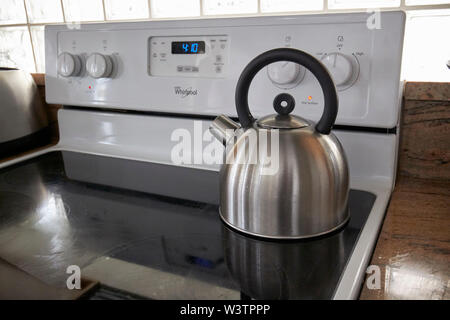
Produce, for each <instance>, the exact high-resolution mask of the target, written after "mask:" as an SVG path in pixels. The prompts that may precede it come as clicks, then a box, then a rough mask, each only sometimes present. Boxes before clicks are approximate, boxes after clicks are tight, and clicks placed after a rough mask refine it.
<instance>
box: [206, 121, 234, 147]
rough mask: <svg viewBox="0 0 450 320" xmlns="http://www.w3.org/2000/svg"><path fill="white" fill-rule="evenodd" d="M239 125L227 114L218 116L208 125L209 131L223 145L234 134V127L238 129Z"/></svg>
mask: <svg viewBox="0 0 450 320" xmlns="http://www.w3.org/2000/svg"><path fill="white" fill-rule="evenodd" d="M239 128H240V125H239V124H237V123H236V122H234V121H233V120H231V119H230V118H228V117H227V116H224V115H220V116H218V117H217V118H216V119H215V120H214V121H213V122H212V123H211V125H210V127H209V131H210V132H211V134H212V135H213V136H214V137H215V138H216V139H217V140H219V141H220V142H222V143H223V145H224V146H225V145H226V144H227V142H228V140H230V138H231V137H232V136H233V135H234V132H235V131H236V129H239Z"/></svg>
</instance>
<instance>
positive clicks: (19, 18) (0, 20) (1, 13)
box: [0, 0, 27, 25]
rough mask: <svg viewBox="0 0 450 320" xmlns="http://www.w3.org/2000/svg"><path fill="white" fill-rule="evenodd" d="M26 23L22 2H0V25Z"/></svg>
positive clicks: (14, 0)
mask: <svg viewBox="0 0 450 320" xmlns="http://www.w3.org/2000/svg"><path fill="white" fill-rule="evenodd" d="M19 23H27V15H26V13H25V6H24V4H23V0H1V5H0V25H1V24H19Z"/></svg>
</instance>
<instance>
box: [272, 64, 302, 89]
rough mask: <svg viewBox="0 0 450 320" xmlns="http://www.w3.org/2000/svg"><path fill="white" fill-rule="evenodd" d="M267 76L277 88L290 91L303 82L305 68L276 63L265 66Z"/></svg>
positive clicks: (297, 65)
mask: <svg viewBox="0 0 450 320" xmlns="http://www.w3.org/2000/svg"><path fill="white" fill-rule="evenodd" d="M267 76H268V77H269V79H270V80H271V81H272V83H273V84H274V85H276V86H277V87H279V88H282V89H290V88H294V87H295V86H297V85H298V84H299V83H300V82H301V81H302V80H303V77H304V76H305V68H304V67H302V66H301V65H299V64H297V63H294V62H289V61H278V62H274V63H271V64H269V65H268V66H267Z"/></svg>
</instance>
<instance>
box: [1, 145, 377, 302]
mask: <svg viewBox="0 0 450 320" xmlns="http://www.w3.org/2000/svg"><path fill="white" fill-rule="evenodd" d="M218 198H219V187H218V173H217V172H213V171H207V170H198V169H191V168H180V167H175V166H170V165H162V164H153V163H148V162H140V161H134V160H126V159H118V158H109V157H103V156H96V155H89V154H82V153H75V152H68V151H63V152H50V153H47V154H44V155H41V156H38V157H36V158H33V159H31V160H28V161H25V162H21V163H19V164H16V165H13V166H10V167H7V168H3V169H0V257H1V258H3V259H5V260H7V261H9V262H10V263H13V264H15V265H16V266H18V267H19V268H21V269H23V270H25V271H27V272H29V273H31V274H32V275H34V276H36V277H38V278H39V279H41V280H43V281H45V282H47V283H51V284H54V285H58V286H65V285H66V279H67V277H68V274H67V273H66V271H67V267H68V266H71V265H76V266H79V267H80V268H81V274H82V276H84V277H88V278H91V279H96V280H99V281H100V282H102V283H105V284H106V285H109V286H112V287H116V288H119V289H121V290H127V291H130V292H133V293H136V294H139V295H141V296H146V297H149V298H155V299H183V298H185V299H240V298H255V299H330V298H332V296H333V293H334V291H335V289H336V287H337V284H338V282H339V279H340V276H341V274H342V272H343V270H344V268H345V266H346V263H347V261H348V258H349V256H350V254H351V252H352V250H353V247H354V245H355V243H356V240H357V238H358V235H359V233H360V231H361V228H362V227H363V225H364V223H365V221H366V220H367V216H368V215H369V212H370V210H371V208H372V205H373V203H374V200H375V196H374V195H372V194H371V193H368V192H364V191H358V190H351V192H350V202H349V207H350V211H351V219H350V221H349V223H348V224H347V226H346V227H345V228H343V229H342V230H340V231H339V232H336V233H334V234H331V235H328V236H325V237H321V238H319V239H312V240H301V241H268V240H262V239H259V238H253V237H248V236H245V235H243V234H240V233H237V232H235V231H233V230H230V229H229V228H227V227H226V226H225V225H224V224H223V223H222V221H221V220H220V218H219V214H218ZM24 290H26V288H24Z"/></svg>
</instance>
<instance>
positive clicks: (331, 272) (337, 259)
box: [222, 226, 351, 299]
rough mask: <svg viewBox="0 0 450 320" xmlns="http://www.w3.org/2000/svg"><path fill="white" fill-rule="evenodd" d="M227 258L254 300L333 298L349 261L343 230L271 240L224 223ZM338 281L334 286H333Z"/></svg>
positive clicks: (233, 276) (233, 274)
mask: <svg viewBox="0 0 450 320" xmlns="http://www.w3.org/2000/svg"><path fill="white" fill-rule="evenodd" d="M222 233H223V238H224V251H225V261H226V264H227V266H228V269H229V272H230V274H231V276H232V278H233V279H234V280H235V281H236V282H238V286H239V287H240V290H241V292H243V293H244V294H245V295H247V296H249V297H251V298H253V299H330V298H332V296H333V293H334V289H335V288H336V286H337V283H338V281H339V277H340V275H341V270H336V269H338V268H343V267H344V265H345V263H344V261H345V256H346V254H347V252H346V251H348V250H351V246H346V245H345V241H344V236H343V232H339V233H336V234H332V235H329V236H327V237H324V238H319V239H315V240H298V241H289V242H282V241H268V240H263V239H261V238H255V237H248V236H245V235H242V234H240V233H238V232H236V231H233V230H231V229H230V228H228V227H226V226H223V230H222ZM333 284H334V285H333Z"/></svg>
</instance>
